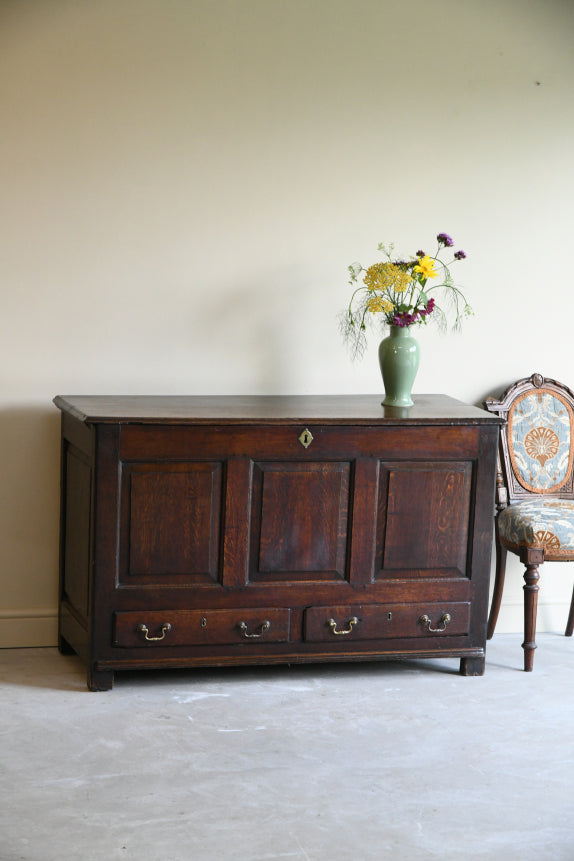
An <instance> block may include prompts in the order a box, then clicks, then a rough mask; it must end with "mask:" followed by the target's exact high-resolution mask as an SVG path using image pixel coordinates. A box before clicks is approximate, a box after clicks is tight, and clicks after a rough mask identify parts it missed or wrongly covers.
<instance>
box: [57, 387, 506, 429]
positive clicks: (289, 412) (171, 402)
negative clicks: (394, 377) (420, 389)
mask: <svg viewBox="0 0 574 861" xmlns="http://www.w3.org/2000/svg"><path fill="white" fill-rule="evenodd" d="M381 397H382V396H381V395H380V394H378V395H277V396H268V395H250V396H242V395H230V396H216V395H211V396H210V395H208V396H193V395H110V396H107V395H58V396H57V397H56V398H54V403H55V405H56V406H57V407H58V409H60V410H61V411H62V412H63V413H67V414H69V415H70V416H72V417H74V418H75V419H77V420H79V421H81V422H84V423H86V424H213V423H217V424H234V425H236V424H247V425H249V424H298V423H300V422H315V423H318V422H320V423H322V424H332V425H368V426H373V425H381V426H385V425H417V424H423V425H427V424H430V425H457V424H473V425H476V424H484V425H498V424H500V419H498V417H496V416H493V415H491V414H489V413H488V412H486V410H483V409H480V408H479V407H475V406H471V405H469V404H465V403H463V402H462V401H459V400H456V399H455V398H451V397H449V396H447V395H442V394H428V395H427V394H422V395H414V396H413V400H414V406H412V407H409V408H407V409H405V408H396V407H383V406H382V404H381Z"/></svg>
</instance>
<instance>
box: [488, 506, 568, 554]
mask: <svg viewBox="0 0 574 861" xmlns="http://www.w3.org/2000/svg"><path fill="white" fill-rule="evenodd" d="M498 529H499V533H500V538H501V541H502V543H503V544H504V545H505V546H506V547H508V548H509V549H511V550H518V549H520V548H526V547H540V548H542V549H544V551H545V553H546V554H547V555H549V556H571V555H574V500H571V499H548V498H547V497H543V496H537V497H534V498H532V499H528V500H526V501H525V502H516V503H515V504H514V505H509V506H508V508H505V509H504V510H503V511H501V512H500V514H499V516H498Z"/></svg>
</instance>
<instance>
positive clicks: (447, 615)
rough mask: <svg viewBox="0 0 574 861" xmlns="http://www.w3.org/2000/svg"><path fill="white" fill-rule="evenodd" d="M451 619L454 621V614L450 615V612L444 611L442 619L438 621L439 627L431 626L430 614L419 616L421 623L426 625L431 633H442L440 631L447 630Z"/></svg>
mask: <svg viewBox="0 0 574 861" xmlns="http://www.w3.org/2000/svg"><path fill="white" fill-rule="evenodd" d="M451 621H452V616H451V615H450V613H444V614H443V615H442V616H441V617H440V620H439V623H438V624H439V627H438V628H431V624H432V622H431V619H430V617H429V616H427V614H426V613H425V614H424V616H421V617H420V618H419V622H420V623H421V625H426V629H427V631H430V632H431V634H440V633H441V631H445V630H446V626H447V625H448V623H449V622H451ZM441 626H442V627H441Z"/></svg>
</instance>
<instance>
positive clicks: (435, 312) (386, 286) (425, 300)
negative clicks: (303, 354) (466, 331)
mask: <svg viewBox="0 0 574 861" xmlns="http://www.w3.org/2000/svg"><path fill="white" fill-rule="evenodd" d="M437 243H438V246H437V250H436V252H435V254H434V255H429V254H425V252H424V251H417V253H416V257H413V258H411V259H410V260H394V259H392V252H393V247H394V246H393V245H390V246H388V247H385V246H384V245H382V244H380V245H379V247H378V250H379V251H382V252H383V253H384V255H385V257H386V260H383V261H381V262H379V263H373V265H372V266H369V267H368V269H365V268H364V267H363V266H361V264H360V263H354V264H353V265H351V266H349V275H350V281H349V283H350V285H351V286H352V287H354V288H355V289H354V290H353V295H352V296H351V301H350V302H349V305H348V307H347V308H346V310H345V311H344V312H343V314H342V315H341V328H342V332H343V336H344V338H345V340H346V341H347V342H348V343H349V345H350V348H351V352H352V355H353V358H355V357H357V356H360V355H362V353H363V352H364V349H365V347H366V330H367V324H368V323H371V322H372V321H373V319H374V318H375V315H377V314H380V315H381V317H380V318H379V322H380V323H381V324H382V326H383V327H384V326H413V325H414V324H420V323H425V324H426V323H427V321H428V318H429V317H430V316H431V315H432V317H433V319H435V320H436V321H437V322H438V323H439V325H440V326H441V328H443V329H446V325H447V316H446V312H445V311H444V309H443V308H441V307H440V306H439V305H438V304H437V302H436V300H435V297H434V296H432V295H431V294H432V293H433V292H435V291H437V290H439V289H441V288H442V289H443V291H444V296H445V299H446V301H447V303H448V304H449V305H450V306H451V309H452V310H453V311H454V323H453V327H452V328H453V329H459V328H460V325H461V322H462V319H463V317H467V316H469V315H470V314H472V308H471V307H470V305H469V304H468V302H467V301H466V299H465V297H464V296H463V294H462V293H461V291H460V290H459V289H458V287H456V286H455V285H454V282H453V279H452V276H451V274H450V270H449V268H448V267H449V266H450V265H452V263H454V262H456V261H459V260H464V259H465V257H466V254H465V252H464V251H455V252H454V256H453V259H452V260H451V261H449V262H448V263H444V262H443V261H442V260H441V259H440V254H441V252H443V251H444V249H445V248H452V247H453V246H454V242H453V241H452V239H451V237H450V236H449V235H448V233H439V234H438V236H437ZM361 275H363V278H362V284H361V285H360V286H355V285H356V284H357V282H358V279H359V276H361ZM435 278H436V279H437V282H436V283H429V282H430V280H431V279H435Z"/></svg>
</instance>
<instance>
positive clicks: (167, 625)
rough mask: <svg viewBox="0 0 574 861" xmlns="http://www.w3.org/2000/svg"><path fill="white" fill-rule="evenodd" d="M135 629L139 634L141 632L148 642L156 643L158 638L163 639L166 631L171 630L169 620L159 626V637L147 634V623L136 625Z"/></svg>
mask: <svg viewBox="0 0 574 861" xmlns="http://www.w3.org/2000/svg"><path fill="white" fill-rule="evenodd" d="M136 631H138V632H139V633H140V634H143V635H144V640H147V641H148V643H157V642H159V640H163V639H165V635H166V634H167V632H168V631H171V625H170V623H169V622H164V624H163V625H162V626H161V628H160V631H161V636H160V637H150V636H149V628H148V626H147V625H143V624H142V625H138V626H137V628H136Z"/></svg>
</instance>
